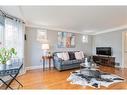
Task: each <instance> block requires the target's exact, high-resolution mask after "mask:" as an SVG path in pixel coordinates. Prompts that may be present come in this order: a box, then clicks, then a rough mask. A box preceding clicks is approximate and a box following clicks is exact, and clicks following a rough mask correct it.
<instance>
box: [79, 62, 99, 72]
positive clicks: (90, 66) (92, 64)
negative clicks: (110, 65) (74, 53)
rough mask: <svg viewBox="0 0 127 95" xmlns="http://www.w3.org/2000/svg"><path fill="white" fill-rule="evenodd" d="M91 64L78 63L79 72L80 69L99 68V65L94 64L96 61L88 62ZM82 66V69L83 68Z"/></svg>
mask: <svg viewBox="0 0 127 95" xmlns="http://www.w3.org/2000/svg"><path fill="white" fill-rule="evenodd" d="M90 64H91V65H89V66H86V65H85V63H81V64H80V73H81V71H82V70H96V69H98V68H99V66H97V65H96V63H90ZM83 68H84V69H83Z"/></svg>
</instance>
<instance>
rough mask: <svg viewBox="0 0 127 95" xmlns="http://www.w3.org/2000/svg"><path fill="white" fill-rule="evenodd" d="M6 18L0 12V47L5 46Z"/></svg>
mask: <svg viewBox="0 0 127 95" xmlns="http://www.w3.org/2000/svg"><path fill="white" fill-rule="evenodd" d="M3 33H4V18H3V16H2V15H1V14H0V48H1V47H3V41H4V40H3V39H4V37H3V36H4V35H3Z"/></svg>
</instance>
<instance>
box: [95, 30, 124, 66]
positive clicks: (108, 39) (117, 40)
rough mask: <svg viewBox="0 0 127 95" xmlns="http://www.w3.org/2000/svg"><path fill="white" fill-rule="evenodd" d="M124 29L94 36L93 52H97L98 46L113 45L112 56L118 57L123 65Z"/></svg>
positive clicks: (118, 60)
mask: <svg viewBox="0 0 127 95" xmlns="http://www.w3.org/2000/svg"><path fill="white" fill-rule="evenodd" d="M122 31H125V30H122ZM122 31H114V32H108V33H103V34H98V35H95V36H93V54H96V47H112V56H114V57H116V60H115V61H116V62H117V63H120V65H122Z"/></svg>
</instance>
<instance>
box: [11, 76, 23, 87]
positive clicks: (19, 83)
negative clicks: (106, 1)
mask: <svg viewBox="0 0 127 95" xmlns="http://www.w3.org/2000/svg"><path fill="white" fill-rule="evenodd" d="M10 76H11V77H12V78H14V80H15V81H16V82H17V83H19V84H20V85H21V86H22V87H23V85H22V84H21V83H20V82H19V81H18V80H17V79H16V77H13V76H12V75H10Z"/></svg>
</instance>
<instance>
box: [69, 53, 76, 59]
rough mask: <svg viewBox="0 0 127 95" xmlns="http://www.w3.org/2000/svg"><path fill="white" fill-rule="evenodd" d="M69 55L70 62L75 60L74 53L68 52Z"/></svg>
mask: <svg viewBox="0 0 127 95" xmlns="http://www.w3.org/2000/svg"><path fill="white" fill-rule="evenodd" d="M68 54H69V59H70V60H75V53H74V52H68Z"/></svg>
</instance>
